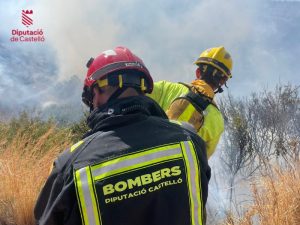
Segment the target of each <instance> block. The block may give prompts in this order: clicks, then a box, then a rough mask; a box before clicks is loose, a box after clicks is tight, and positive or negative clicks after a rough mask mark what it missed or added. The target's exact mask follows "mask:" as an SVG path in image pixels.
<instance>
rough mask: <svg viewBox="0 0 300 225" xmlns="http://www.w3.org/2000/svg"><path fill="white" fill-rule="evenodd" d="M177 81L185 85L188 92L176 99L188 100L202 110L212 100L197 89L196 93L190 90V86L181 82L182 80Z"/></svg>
mask: <svg viewBox="0 0 300 225" xmlns="http://www.w3.org/2000/svg"><path fill="white" fill-rule="evenodd" d="M178 83H179V84H182V85H184V86H185V87H187V88H188V89H189V92H188V93H187V94H186V95H184V96H181V97H178V98H176V99H186V100H188V101H189V102H191V104H192V105H193V106H194V107H195V108H196V109H197V110H198V111H200V110H201V111H204V110H205V109H206V108H207V106H208V105H209V104H211V103H212V101H211V100H210V99H209V98H207V97H205V96H204V95H203V94H201V93H200V92H198V91H197V93H195V92H194V91H193V90H192V86H190V85H188V84H186V83H182V82H178ZM176 99H175V100H176ZM175 100H174V101H175Z"/></svg>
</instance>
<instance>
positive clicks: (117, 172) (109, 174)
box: [95, 153, 182, 180]
mask: <svg viewBox="0 0 300 225" xmlns="http://www.w3.org/2000/svg"><path fill="white" fill-rule="evenodd" d="M178 158H182V154H181V153H180V154H175V155H171V156H166V157H161V158H158V159H153V160H149V161H146V162H144V163H137V164H134V165H131V166H127V167H123V168H119V169H116V170H112V171H109V172H106V173H101V174H100V175H98V176H95V180H101V179H103V178H105V177H109V176H112V175H115V174H119V173H125V172H127V171H133V170H134V169H135V168H137V169H139V168H141V167H146V166H149V165H153V164H156V163H159V162H163V161H167V160H172V159H178Z"/></svg>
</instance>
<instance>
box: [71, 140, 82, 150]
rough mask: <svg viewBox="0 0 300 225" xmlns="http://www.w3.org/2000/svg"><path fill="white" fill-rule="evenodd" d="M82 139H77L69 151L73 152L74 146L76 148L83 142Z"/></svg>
mask: <svg viewBox="0 0 300 225" xmlns="http://www.w3.org/2000/svg"><path fill="white" fill-rule="evenodd" d="M83 143H84V141H82V140H81V141H78V142H77V143H76V144H74V145H72V147H71V149H70V152H73V151H74V150H75V149H76V148H78V147H79V146H80V145H81V144H83Z"/></svg>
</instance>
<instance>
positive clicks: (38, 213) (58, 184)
mask: <svg viewBox="0 0 300 225" xmlns="http://www.w3.org/2000/svg"><path fill="white" fill-rule="evenodd" d="M63 184H64V182H63V177H62V174H61V172H60V169H59V168H58V166H57V165H56V163H54V165H53V169H52V171H51V173H50V175H49V177H48V179H47V181H46V183H45V185H44V187H43V189H42V191H41V192H40V194H39V197H38V199H37V202H36V205H35V208H34V217H35V219H36V223H37V224H38V225H50V224H51V225H59V224H62V222H63V213H62V212H60V209H59V202H60V196H59V195H60V193H61V190H62V189H63Z"/></svg>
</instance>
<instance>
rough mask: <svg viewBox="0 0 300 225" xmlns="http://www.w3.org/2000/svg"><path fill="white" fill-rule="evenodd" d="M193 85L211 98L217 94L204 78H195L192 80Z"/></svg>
mask: <svg viewBox="0 0 300 225" xmlns="http://www.w3.org/2000/svg"><path fill="white" fill-rule="evenodd" d="M192 86H194V87H195V88H196V89H197V91H199V92H200V93H202V94H204V95H206V96H207V97H209V98H211V99H213V98H214V96H215V93H214V90H213V89H212V88H211V86H209V84H207V83H206V82H205V81H204V80H194V81H192Z"/></svg>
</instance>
